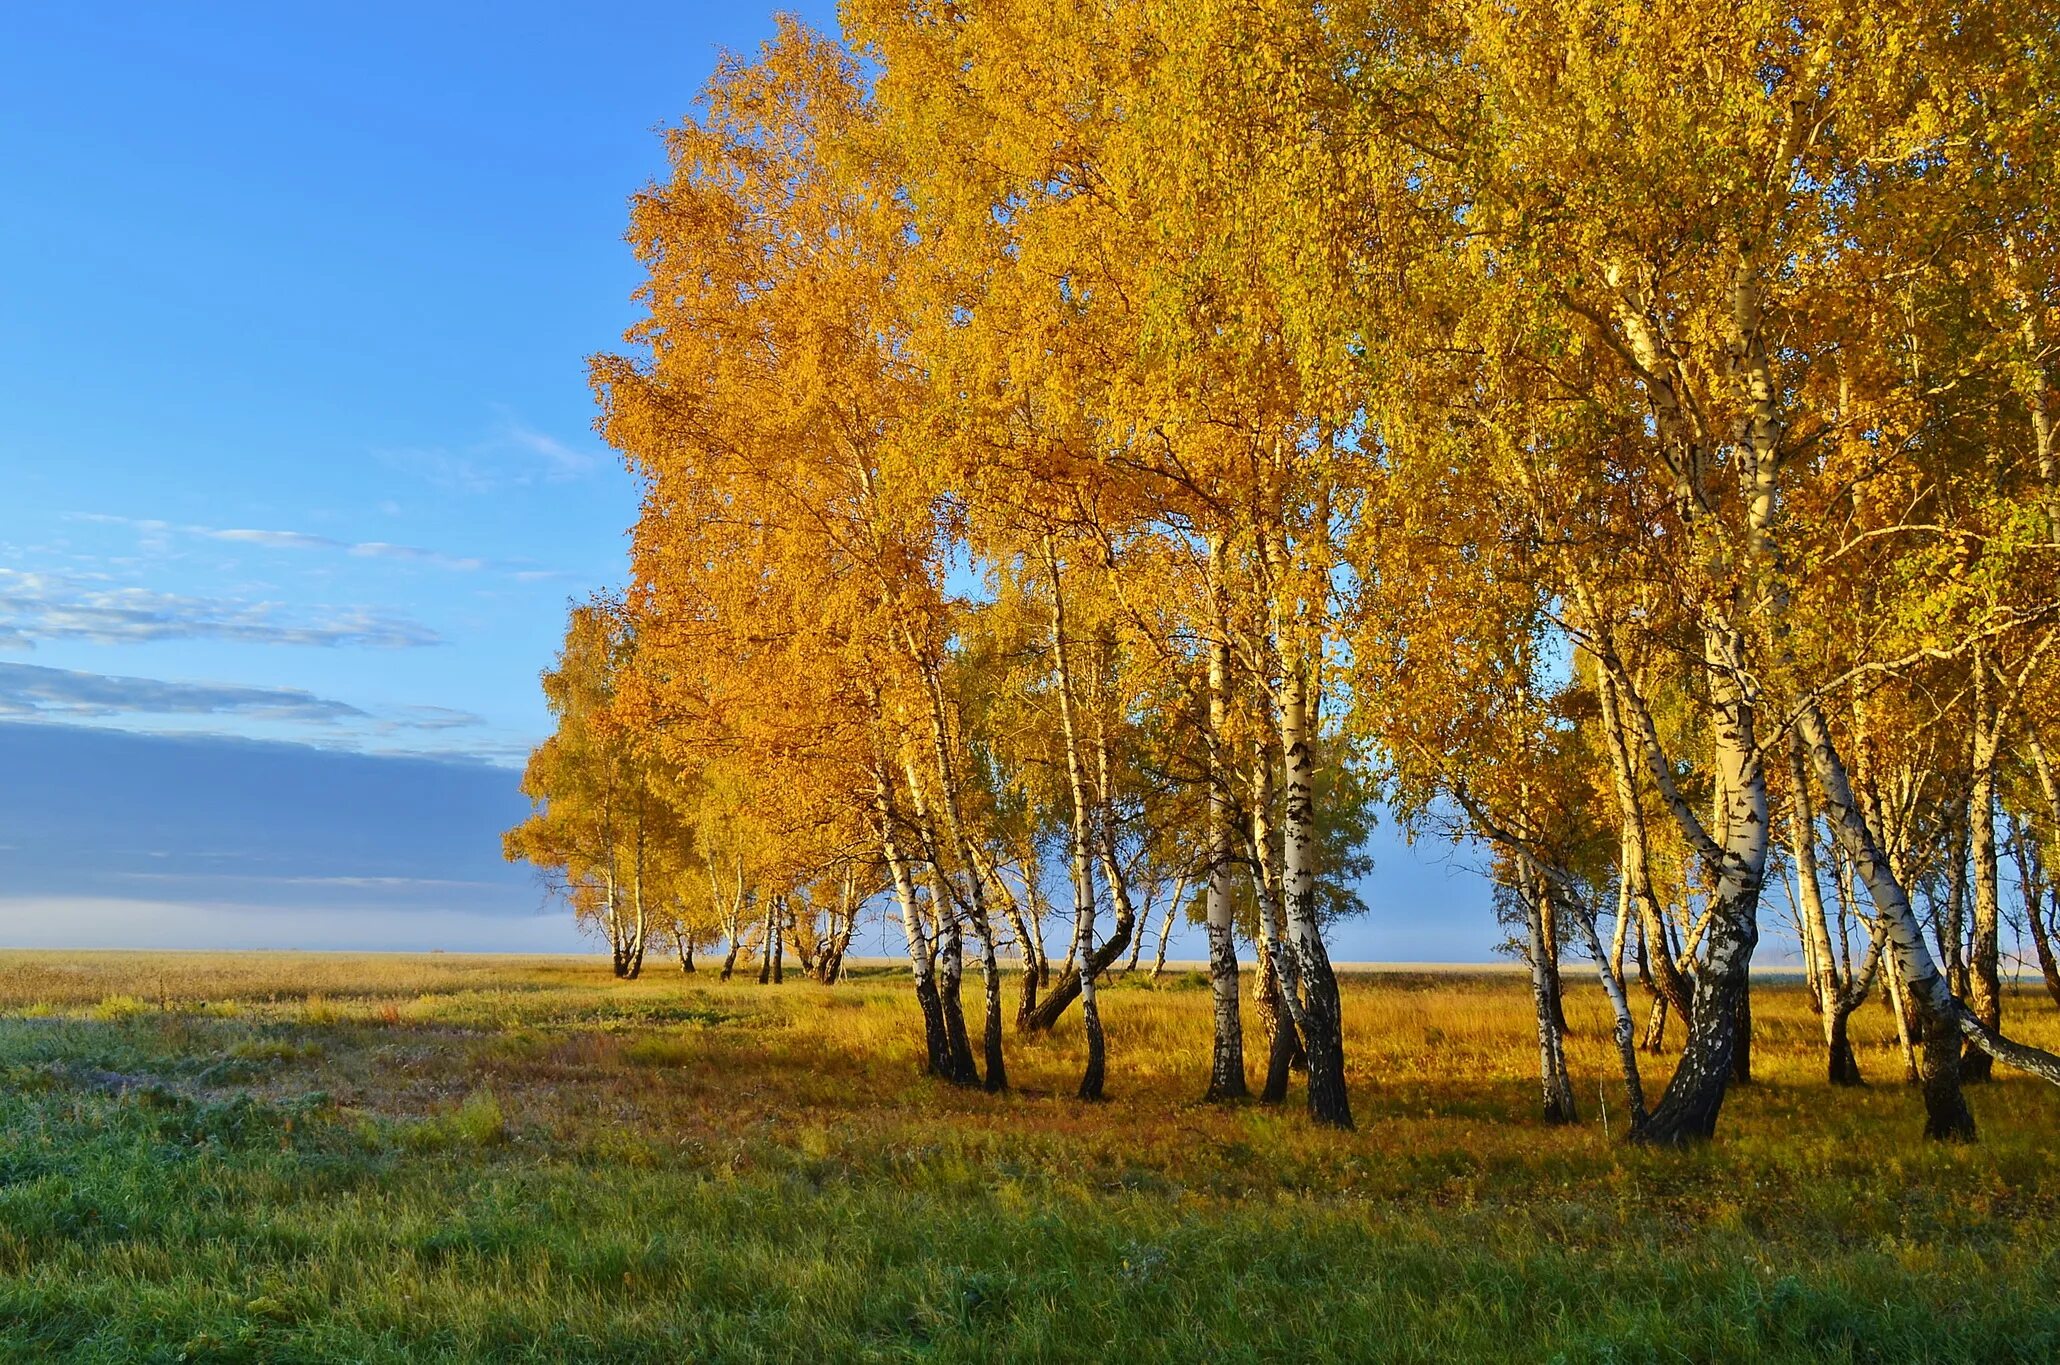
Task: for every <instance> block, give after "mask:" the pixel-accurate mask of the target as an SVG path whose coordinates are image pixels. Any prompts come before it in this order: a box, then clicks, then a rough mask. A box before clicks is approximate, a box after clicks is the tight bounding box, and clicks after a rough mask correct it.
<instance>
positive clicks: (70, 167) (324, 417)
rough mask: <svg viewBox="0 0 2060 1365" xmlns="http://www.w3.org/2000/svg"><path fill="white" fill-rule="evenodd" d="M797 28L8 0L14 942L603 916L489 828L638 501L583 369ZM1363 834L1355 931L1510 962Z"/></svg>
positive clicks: (380, 936)
mask: <svg viewBox="0 0 2060 1365" xmlns="http://www.w3.org/2000/svg"><path fill="white" fill-rule="evenodd" d="M789 8H790V9H791V10H793V11H794V12H796V13H798V14H800V15H801V16H802V17H803V18H804V19H806V20H808V21H810V22H814V23H817V24H825V23H827V22H828V21H829V18H830V11H829V8H828V7H827V6H824V5H820V4H813V5H794V6H790V7H789ZM772 27H773V25H772V20H771V11H770V10H760V9H758V8H756V7H755V6H750V5H743V6H739V5H722V6H715V5H696V4H693V3H680V2H679V0H671V2H669V3H666V4H663V5H616V6H606V7H603V6H569V5H550V6H545V5H509V4H495V5H491V6H488V5H461V4H434V5H423V4H406V5H401V4H369V5H354V6H334V7H314V6H301V5H278V4H263V5H257V4H248V5H221V4H196V5H190V6H165V5H143V4H129V5H119V4H117V5H100V6H83V5H77V4H70V3H67V4H52V3H37V2H36V0H26V3H24V0H16V3H13V4H11V5H9V7H8V23H7V29H8V33H7V38H6V41H5V42H4V43H0V166H4V167H5V168H6V174H5V176H4V177H0V474H4V476H5V482H4V485H0V487H4V490H5V493H4V496H0V761H5V762H6V766H7V768H8V770H9V772H10V781H11V782H16V783H17V792H16V797H15V799H14V800H13V801H12V803H11V804H9V805H7V806H5V807H0V817H6V818H7V825H8V827H7V828H0V882H4V885H0V943H9V942H13V943H28V942H35V943H59V942H70V943H81V944H89V943H98V944H108V945H137V946H144V945H150V946H178V945H182V944H184V945H193V946H200V945H206V946H238V945H247V946H295V945H300V946H355V947H378V946H389V947H428V946H445V947H451V948H495V947H509V948H525V949H529V948H547V947H573V946H576V945H577V940H576V939H575V938H574V936H573V934H572V931H571V929H570V926H569V924H568V923H566V918H565V916H564V915H563V914H562V913H561V912H558V911H556V910H550V909H546V908H543V907H540V905H539V903H538V896H537V894H536V892H535V891H534V889H533V888H532V887H531V886H530V885H529V884H528V883H527V881H526V880H525V879H524V877H523V876H522V874H521V873H520V872H519V871H517V870H515V869H511V868H507V867H505V866H504V865H502V864H500V863H499V860H498V836H499V831H500V829H501V828H502V827H503V826H504V825H505V824H507V823H509V822H510V821H512V820H513V819H515V818H517V817H518V816H519V814H520V812H521V809H522V803H521V800H520V797H519V795H518V794H517V793H516V792H515V790H514V775H513V773H512V772H511V771H509V770H508V767H507V765H512V764H516V763H519V761H520V759H521V757H522V755H523V754H525V753H526V752H527V750H528V748H529V746H530V745H531V744H533V743H534V742H535V741H536V740H537V739H538V738H540V737H541V735H542V733H543V732H544V730H545V728H546V717H545V714H544V711H543V708H542V705H541V701H540V697H539V694H538V691H537V685H536V676H537V672H538V670H539V669H540V668H542V667H543V666H544V665H545V664H546V663H547V662H548V661H549V659H550V656H551V653H552V650H553V649H554V647H555V645H556V644H557V641H558V638H559V632H560V629H561V626H562V622H563V610H564V605H565V602H566V600H567V598H568V597H572V596H575V595H583V594H585V593H586V592H588V591H590V590H592V589H594V588H597V587H601V586H603V585H607V584H611V583H614V582H617V581H619V580H620V578H621V576H622V572H623V566H624V552H625V528H626V527H627V526H628V525H629V523H630V521H631V519H632V517H633V515H634V512H635V491H634V489H633V487H632V485H631V482H630V480H629V478H628V476H627V475H626V474H625V473H624V472H623V470H622V469H621V467H620V466H619V464H618V463H617V462H616V460H615V459H614V457H613V456H612V454H611V453H610V452H608V451H607V450H606V449H605V448H604V447H602V446H601V445H600V444H599V442H598V441H597V440H596V439H595V437H594V436H593V434H592V430H591V425H592V419H593V405H592V399H591V396H590V395H589V393H588V390H587V385H586V368H585V357H586V356H588V355H589V354H591V353H593V352H595V351H598V350H604V349H609V348H613V347H615V346H617V345H618V344H619V338H620V335H621V332H622V330H623V328H624V327H625V326H627V325H628V324H629V323H630V322H631V321H632V319H633V317H634V314H635V308H634V305H633V303H632V301H631V299H630V294H631V291H632V290H633V289H634V288H635V287H636V284H637V272H636V269H635V265H634V262H633V261H632V259H631V257H630V254H629V251H628V248H627V247H626V246H625V245H624V244H623V242H622V240H621V238H622V230H623V226H624V222H625V218H626V200H627V198H628V196H629V195H630V194H631V193H632V192H633V191H635V190H636V189H637V188H639V187H640V186H642V185H643V184H645V183H646V182H647V181H649V180H650V179H651V178H652V177H653V176H655V175H657V174H658V173H660V172H661V171H662V169H663V156H662V148H661V145H660V142H659V138H658V136H657V129H659V128H660V127H661V126H663V125H666V124H670V123H674V122H677V121H678V120H679V119H680V118H681V117H682V116H683V115H685V114H686V113H687V112H688V111H689V110H690V109H691V107H692V102H693V99H694V96H695V94H696V92H697V91H698V89H699V87H700V85H701V84H702V82H703V81H704V80H705V78H706V76H707V75H708V73H709V71H710V69H711V68H712V66H713V64H714V61H715V59H716V56H717V54H718V51H719V50H720V49H722V48H725V47H727V48H730V49H733V50H748V49H750V48H752V47H755V46H756V45H757V44H758V43H759V42H760V41H762V40H763V39H764V38H766V37H768V36H769V35H770V34H771V32H772ZM60 727H64V728H60ZM71 727H95V729H94V730H93V731H91V732H85V731H81V730H79V729H77V728H71ZM107 731H116V732H124V733H127V734H134V733H141V734H148V735H156V736H179V737H181V738H180V739H179V740H178V741H177V742H173V741H171V740H165V739H158V740H154V741H149V742H144V741H140V740H139V741H131V740H127V739H123V738H121V737H120V736H119V735H115V736H109V735H107V734H106V733H105V732H107ZM96 736H97V737H96ZM256 741H265V742H273V743H264V742H256ZM289 745H295V746H309V745H311V746H314V748H315V750H319V751H320V752H314V751H310V750H308V749H304V748H289V747H285V746H289ZM382 755H384V756H388V757H387V758H386V759H385V760H384V762H383V763H381V762H374V761H372V759H371V758H367V757H364V756H382ZM424 760H428V761H424ZM482 764H492V765H500V766H497V767H491V768H486V769H484V770H483V771H482V767H481V765H482ZM138 774H147V775H148V780H147V781H142V782H139V781H138V777H137V775H138ZM110 791H121V792H122V795H123V799H121V800H117V801H107V800H104V799H103V797H104V795H105V794H106V793H108V792H110ZM8 812H11V816H8V814H7V813H8ZM324 831H327V832H328V833H327V834H326V835H325V834H324V833H323V832H324ZM1376 852H1377V855H1378V857H1379V859H1380V866H1381V870H1380V871H1379V873H1377V874H1376V877H1375V879H1374V883H1373V885H1372V887H1371V888H1370V894H1369V899H1370V900H1371V901H1372V902H1373V903H1374V905H1375V907H1376V910H1375V914H1374V916H1373V917H1372V918H1371V919H1370V920H1369V921H1368V922H1366V923H1364V924H1360V925H1354V926H1351V927H1349V928H1347V929H1345V930H1344V931H1343V933H1342V935H1341V940H1340V943H1339V945H1338V946H1339V955H1340V956H1343V957H1349V958H1371V957H1384V958H1390V959H1415V960H1424V959H1441V958H1461V957H1463V958H1479V957H1481V956H1483V955H1484V954H1485V953H1486V951H1487V949H1488V947H1489V945H1490V943H1491V942H1492V931H1491V930H1490V929H1489V927H1488V925H1487V922H1486V915H1485V911H1484V909H1483V907H1484V906H1485V903H1486V896H1485V891H1484V888H1483V886H1482V884H1481V883H1480V882H1479V880H1478V879H1477V878H1475V877H1473V876H1472V875H1471V874H1470V873H1468V872H1465V871H1462V870H1458V869H1455V868H1450V867H1447V866H1445V865H1444V864H1443V862H1442V861H1441V860H1442V858H1443V856H1444V855H1443V854H1442V853H1441V852H1440V851H1438V850H1428V851H1424V852H1417V853H1412V852H1409V851H1405V850H1404V849H1402V848H1401V847H1400V845H1399V843H1398V842H1397V841H1396V840H1395V839H1394V838H1393V837H1392V836H1391V835H1386V834H1384V835H1383V837H1382V838H1381V840H1380V847H1379V848H1378V849H1377V850H1376ZM1191 946H1192V948H1193V951H1196V952H1198V951H1199V945H1198V944H1196V945H1191ZM1182 951H1184V949H1183V946H1182V945H1181V944H1180V943H1178V942H1176V947H1175V955H1176V956H1178V955H1180V953H1181V952H1182Z"/></svg>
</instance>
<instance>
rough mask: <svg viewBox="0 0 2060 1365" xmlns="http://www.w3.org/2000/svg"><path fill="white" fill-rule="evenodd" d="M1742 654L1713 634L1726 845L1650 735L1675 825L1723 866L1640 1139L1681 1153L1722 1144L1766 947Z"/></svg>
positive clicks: (1715, 726)
mask: <svg viewBox="0 0 2060 1365" xmlns="http://www.w3.org/2000/svg"><path fill="white" fill-rule="evenodd" d="M1739 644H1740V642H1739V640H1738V639H1737V638H1736V637H1735V636H1732V635H1728V634H1726V633H1724V632H1720V631H1718V630H1717V629H1715V628H1714V627H1713V628H1711V629H1710V630H1709V631H1708V632H1707V634H1706V637H1705V641H1704V657H1705V661H1706V664H1707V666H1708V667H1709V669H1710V710H1711V721H1712V726H1711V730H1712V733H1711V749H1712V751H1713V754H1714V757H1715V766H1716V771H1717V777H1718V786H1719V790H1720V791H1721V792H1722V794H1723V813H1724V819H1723V822H1722V825H1721V827H1720V828H1721V832H1722V839H1721V842H1719V841H1718V840H1717V839H1715V838H1713V837H1712V836H1711V834H1710V833H1709V832H1708V831H1706V830H1704V829H1703V828H1702V826H1701V824H1700V822H1698V821H1697V820H1696V819H1695V817H1694V814H1693V812H1691V811H1690V810H1689V809H1688V806H1687V803H1686V802H1685V801H1682V800H1680V799H1679V795H1678V793H1677V792H1676V791H1674V790H1673V775H1672V773H1671V772H1670V771H1663V768H1664V764H1665V760H1664V756H1663V755H1661V754H1660V752H1659V749H1658V744H1657V740H1656V736H1655V735H1654V734H1653V732H1652V731H1651V730H1650V728H1649V726H1648V727H1647V728H1646V735H1645V738H1646V741H1647V746H1648V751H1649V752H1648V757H1649V758H1650V760H1651V762H1652V766H1653V771H1654V775H1655V777H1656V778H1658V779H1659V781H1660V784H1661V790H1662V791H1663V792H1665V793H1666V794H1667V796H1668V802H1669V805H1670V806H1672V808H1673V810H1674V813H1675V818H1676V821H1677V822H1678V823H1679V824H1680V825H1681V826H1682V829H1683V831H1684V832H1686V833H1688V834H1689V836H1690V840H1691V842H1692V843H1695V844H1697V845H1700V846H1702V848H1701V851H1702V852H1704V854H1705V857H1706V858H1708V860H1709V861H1710V862H1712V863H1713V864H1714V868H1713V871H1714V873H1715V877H1716V885H1715V886H1714V888H1713V889H1712V894H1711V898H1710V899H1711V905H1710V912H1709V914H1708V915H1707V916H1706V917H1705V920H1706V924H1707V927H1706V928H1705V929H1704V931H1703V938H1704V944H1705V948H1704V953H1705V956H1704V959H1703V964H1702V969H1701V970H1700V971H1698V972H1697V973H1696V975H1695V985H1694V994H1693V996H1692V998H1691V1001H1690V1009H1689V1013H1688V1040H1687V1042H1686V1043H1685V1044H1684V1045H1683V1046H1682V1049H1681V1059H1680V1061H1679V1063H1677V1064H1676V1066H1675V1068H1674V1075H1673V1078H1672V1079H1671V1080H1669V1081H1668V1082H1667V1088H1666V1090H1665V1092H1664V1093H1663V1094H1662V1095H1661V1096H1660V1100H1659V1103H1658V1104H1657V1105H1656V1106H1654V1108H1653V1111H1652V1114H1651V1117H1650V1118H1649V1119H1648V1120H1647V1122H1646V1124H1645V1126H1644V1128H1643V1129H1642V1130H1641V1131H1640V1132H1639V1134H1638V1137H1639V1140H1640V1141H1643V1142H1651V1143H1670V1144H1680V1143H1685V1142H1695V1141H1705V1140H1707V1139H1709V1138H1711V1137H1714V1136H1715V1135H1716V1130H1717V1115H1718V1113H1719V1112H1720V1111H1721V1110H1722V1109H1723V1106H1724V1095H1725V1093H1726V1091H1727V1090H1728V1088H1729V1086H1730V1083H1731V1079H1732V1068H1733V1063H1734V1060H1735V1055H1736V1052H1737V1048H1738V1022H1739V1010H1740V1002H1741V1000H1742V999H1743V997H1744V995H1745V991H1746V984H1747V973H1748V971H1749V970H1750V967H1751V963H1752V953H1753V949H1754V947H1755V946H1756V945H1757V944H1758V943H1759V901H1760V887H1761V883H1762V880H1763V878H1764V876H1765V871H1766V860H1767V844H1768V830H1767V817H1768V807H1767V789H1766V775H1765V772H1764V771H1763V770H1762V767H1761V763H1760V750H1759V746H1758V743H1757V740H1756V737H1755V734H1754V728H1753V708H1752V704H1751V702H1750V700H1749V699H1748V698H1747V697H1746V695H1745V692H1744V689H1743V688H1742V687H1741V686H1740V685H1739V683H1738V681H1737V679H1736V678H1735V677H1734V676H1733V675H1732V674H1731V672H1730V670H1729V661H1730V660H1731V659H1732V658H1735V657H1737V656H1738V655H1739V653H1740V652H1741V651H1740V649H1739ZM1697 835H1700V836H1701V837H1700V838H1697V837H1696V836H1697ZM1710 854H1714V855H1715V856H1714V857H1709V855H1710Z"/></svg>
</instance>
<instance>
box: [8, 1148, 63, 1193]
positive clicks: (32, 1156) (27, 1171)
mask: <svg viewBox="0 0 2060 1365" xmlns="http://www.w3.org/2000/svg"><path fill="white" fill-rule="evenodd" d="M63 1170H64V1167H63V1166H62V1165H60V1164H59V1163H58V1161H57V1159H56V1158H55V1157H53V1156H50V1155H49V1154H47V1153H44V1152H28V1151H21V1150H16V1151H12V1152H0V1190H4V1189H6V1188H7V1187H8V1186H10V1185H27V1184H30V1183H31V1182H33V1181H37V1180H41V1179H42V1178H43V1177H45V1176H49V1175H58V1174H61V1173H62V1172H63Z"/></svg>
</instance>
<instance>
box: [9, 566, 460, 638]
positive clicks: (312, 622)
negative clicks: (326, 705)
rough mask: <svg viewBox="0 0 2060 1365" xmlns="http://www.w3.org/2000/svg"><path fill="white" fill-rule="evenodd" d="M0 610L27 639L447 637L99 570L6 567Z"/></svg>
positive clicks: (354, 613)
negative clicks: (190, 591) (196, 593)
mask: <svg viewBox="0 0 2060 1365" xmlns="http://www.w3.org/2000/svg"><path fill="white" fill-rule="evenodd" d="M0 617H5V618H6V620H7V623H8V624H7V627H6V628H7V630H9V631H10V632H12V634H13V635H14V636H16V637H18V638H19V639H20V640H22V641H27V642H30V643H33V642H35V641H38V640H85V641H90V642H92V643H94V644H133V643H140V642H144V641H153V640H236V641H241V642H245V643H251V644H288V645H323V646H338V645H365V646H369V647H372V648H375V649H409V648H416V647H420V646H425V645H436V644H441V643H443V639H442V637H441V636H439V635H438V634H437V633H436V632H435V631H433V630H431V629H430V628H429V627H427V626H425V625H422V624H421V623H419V622H416V621H411V620H409V619H407V618H405V617H400V616H392V615H387V614H384V613H379V612H374V611H370V610H367V609H365V608H362V607H352V608H344V609H330V608H319V607H311V608H305V609H301V610H297V611H296V610H292V609H289V608H288V607H286V606H285V605H284V604H283V603H279V602H253V601H242V600H237V599H233V598H222V597H193V596H186V595H182V594H177V593H166V592H159V591H157V590H155V589H153V588H139V587H123V586H119V585H117V584H114V583H113V582H111V581H110V580H108V579H106V578H105V577H103V576H100V575H88V574H52V573H26V572H21V571H18V570H14V569H0Z"/></svg>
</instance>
